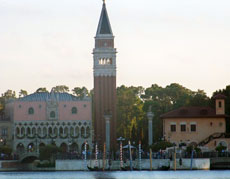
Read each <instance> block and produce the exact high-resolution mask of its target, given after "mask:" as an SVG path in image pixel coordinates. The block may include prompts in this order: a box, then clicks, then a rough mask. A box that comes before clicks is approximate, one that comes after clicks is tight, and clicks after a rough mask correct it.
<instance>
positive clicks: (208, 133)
mask: <svg viewBox="0 0 230 179" xmlns="http://www.w3.org/2000/svg"><path fill="white" fill-rule="evenodd" d="M215 100H216V108H215V109H213V108H211V107H181V108H179V109H177V110H174V111H171V112H168V113H166V114H163V115H162V116H161V118H162V120H163V135H164V137H165V140H167V141H169V142H171V143H175V144H176V145H179V144H181V143H184V144H191V143H193V144H196V145H201V146H204V147H207V148H209V149H215V147H216V146H218V144H219V143H220V142H222V144H221V145H223V141H226V142H225V143H226V144H224V145H226V147H228V145H230V143H229V144H228V139H223V138H222V137H221V135H222V136H223V134H225V132H226V118H227V117H228V116H227V115H225V97H224V96H223V95H217V96H216V97H215ZM214 138H215V140H213V139H214Z"/></svg>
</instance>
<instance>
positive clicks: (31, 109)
mask: <svg viewBox="0 0 230 179" xmlns="http://www.w3.org/2000/svg"><path fill="white" fill-rule="evenodd" d="M28 114H31V115H32V114H34V108H32V107H30V108H29V109H28Z"/></svg>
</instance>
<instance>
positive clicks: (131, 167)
mask: <svg viewBox="0 0 230 179" xmlns="http://www.w3.org/2000/svg"><path fill="white" fill-rule="evenodd" d="M129 160H130V170H131V171H132V170H133V166H132V151H131V143H130V140H129Z"/></svg>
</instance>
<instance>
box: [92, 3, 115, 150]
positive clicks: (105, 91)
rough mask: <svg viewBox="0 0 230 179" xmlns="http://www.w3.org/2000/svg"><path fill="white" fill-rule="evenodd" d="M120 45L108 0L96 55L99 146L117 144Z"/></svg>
mask: <svg viewBox="0 0 230 179" xmlns="http://www.w3.org/2000/svg"><path fill="white" fill-rule="evenodd" d="M116 53H117V51H116V49H115V48H114V36H113V32H112V28H111V25H110V21H109V17H108V13H107V10H106V5H105V2H104V3H103V7H102V11H101V16H100V20H99V24H98V28H97V33H96V37H95V48H94V49H93V58H94V68H93V69H94V117H95V123H94V130H95V141H96V142H97V143H99V147H100V148H101V147H102V146H103V143H105V142H106V145H107V146H106V148H107V150H109V149H110V148H114V147H115V145H116V118H117V116H116Z"/></svg>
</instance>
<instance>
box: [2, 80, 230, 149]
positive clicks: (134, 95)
mask: <svg viewBox="0 0 230 179" xmlns="http://www.w3.org/2000/svg"><path fill="white" fill-rule="evenodd" d="M53 90H54V91H55V92H68V93H72V94H73V95H75V96H77V97H79V98H82V97H84V96H85V95H86V96H92V95H93V90H88V89H87V88H86V87H75V88H74V89H72V90H70V89H69V87H67V86H65V85H59V86H55V87H54V88H53ZM36 92H48V90H47V89H46V88H45V87H42V88H39V89H37V90H36ZM219 93H221V94H224V95H225V96H226V97H227V99H226V113H227V114H228V115H230V86H227V87H226V88H225V89H220V90H217V91H215V92H214V93H213V95H212V97H211V98H209V97H208V96H207V95H206V93H205V92H204V91H203V90H198V91H192V90H190V89H187V88H185V87H183V86H181V85H180V84H177V83H172V84H170V85H168V86H166V87H161V86H159V85H157V84H153V85H152V86H151V87H148V88H146V89H145V88H143V87H141V86H138V87H134V86H131V87H127V86H124V85H122V86H120V87H117V116H118V117H117V136H118V137H120V136H122V137H125V138H126V139H130V140H131V141H134V142H136V143H138V141H139V140H141V141H142V143H143V144H145V145H147V141H148V120H147V117H146V113H147V112H148V109H149V106H152V108H151V109H152V112H153V113H154V119H153V133H154V141H159V140H160V139H161V138H162V127H163V126H162V125H163V124H162V120H161V119H160V115H162V114H164V113H166V112H168V111H170V110H174V109H177V108H179V107H182V106H211V107H213V108H214V107H215V101H214V99H213V96H214V95H216V94H219ZM26 95H28V92H27V91H26V90H21V91H20V92H19V97H24V96H26ZM10 98H17V97H16V93H15V91H13V90H7V91H6V92H5V93H3V94H2V96H1V97H0V113H3V111H4V105H5V101H6V100H8V99H10ZM228 124H229V125H228ZM229 126H230V123H229V122H228V121H227V131H230V128H229Z"/></svg>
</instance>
